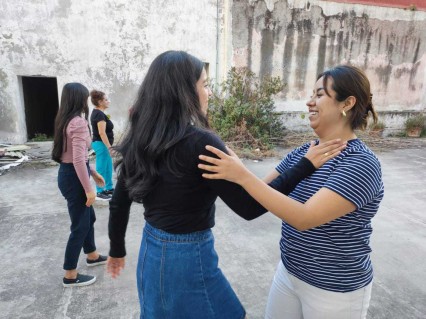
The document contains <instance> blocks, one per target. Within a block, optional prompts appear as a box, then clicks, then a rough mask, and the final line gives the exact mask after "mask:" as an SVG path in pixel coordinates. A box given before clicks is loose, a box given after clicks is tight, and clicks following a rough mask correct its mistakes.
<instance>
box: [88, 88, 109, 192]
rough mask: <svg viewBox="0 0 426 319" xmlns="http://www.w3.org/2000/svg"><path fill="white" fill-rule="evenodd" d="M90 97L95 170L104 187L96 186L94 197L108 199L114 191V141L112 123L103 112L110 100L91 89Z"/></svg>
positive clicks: (101, 93) (102, 93)
mask: <svg viewBox="0 0 426 319" xmlns="http://www.w3.org/2000/svg"><path fill="white" fill-rule="evenodd" d="M90 98H91V101H92V103H93V105H94V106H95V109H94V110H93V111H92V115H91V116H90V123H91V124H92V130H93V142H92V148H93V150H94V151H95V153H96V170H97V171H98V172H99V174H101V175H102V177H103V178H104V179H105V186H104V187H99V186H97V187H96V193H97V194H96V199H99V200H110V199H111V196H112V193H113V191H114V185H113V183H112V170H113V168H112V157H111V155H112V150H111V146H112V144H113V143H114V132H113V129H114V124H113V123H112V122H111V120H110V119H109V117H108V116H107V115H106V114H105V113H104V112H105V110H106V109H107V108H108V107H109V103H110V101H109V100H108V98H107V96H106V95H105V93H104V92H101V91H97V90H92V91H91V92H90Z"/></svg>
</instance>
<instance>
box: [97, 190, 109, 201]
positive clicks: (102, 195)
mask: <svg viewBox="0 0 426 319" xmlns="http://www.w3.org/2000/svg"><path fill="white" fill-rule="evenodd" d="M111 198H112V196H111V195H108V194H107V193H106V192H105V191H102V192H100V193H97V194H96V200H102V201H106V200H111Z"/></svg>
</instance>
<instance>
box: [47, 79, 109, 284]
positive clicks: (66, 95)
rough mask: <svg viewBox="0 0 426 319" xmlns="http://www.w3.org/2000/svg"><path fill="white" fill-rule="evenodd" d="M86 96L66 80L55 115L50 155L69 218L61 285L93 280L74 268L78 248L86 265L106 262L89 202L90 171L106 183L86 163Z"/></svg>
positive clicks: (91, 195)
mask: <svg viewBox="0 0 426 319" xmlns="http://www.w3.org/2000/svg"><path fill="white" fill-rule="evenodd" d="M88 98H89V91H88V90H87V88H86V87H85V86H84V85H82V84H80V83H67V84H65V86H64V88H63V89H62V96H61V105H60V108H59V111H58V114H57V115H56V119H55V136H54V141H53V150H52V159H53V160H54V161H56V162H58V163H59V164H60V166H59V172H58V186H59V189H60V191H61V193H62V195H63V196H64V197H65V199H66V200H67V204H68V213H69V215H70V218H71V234H70V236H69V239H68V243H67V247H66V249H65V261H64V270H65V276H64V278H63V286H64V287H74V286H87V285H90V284H93V283H94V282H95V281H96V277H95V276H90V275H82V274H79V273H78V272H77V269H76V268H77V263H78V258H79V256H80V252H81V248H83V251H84V253H85V254H87V259H86V264H87V266H89V267H91V266H97V265H102V264H105V263H106V257H105V256H102V255H100V254H99V253H98V252H97V251H96V245H95V229H94V227H93V225H94V223H95V221H96V216H95V211H94V209H93V207H92V204H93V203H94V201H95V196H96V195H95V192H94V191H93V189H92V185H91V184H90V175H92V177H93V179H94V180H95V182H96V184H97V185H99V186H100V187H102V186H103V185H105V181H104V179H103V178H102V176H101V175H99V174H98V173H97V172H96V171H95V170H94V169H93V168H92V167H91V166H89V163H88V152H87V151H88V149H89V147H90V142H91V138H90V130H89V123H88V122H87V117H88V113H89V107H88V105H87V99H88ZM83 114H84V117H83Z"/></svg>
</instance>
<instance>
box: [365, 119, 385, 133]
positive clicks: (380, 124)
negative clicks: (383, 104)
mask: <svg viewBox="0 0 426 319" xmlns="http://www.w3.org/2000/svg"><path fill="white" fill-rule="evenodd" d="M385 127H386V126H385V123H383V122H380V121H379V122H377V123H371V124H370V126H369V128H370V130H371V131H382V130H384V129H385Z"/></svg>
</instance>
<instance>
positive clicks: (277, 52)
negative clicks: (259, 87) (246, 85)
mask: <svg viewBox="0 0 426 319" xmlns="http://www.w3.org/2000/svg"><path fill="white" fill-rule="evenodd" d="M401 11H402V12H401ZM232 12H233V51H234V64H235V66H237V67H243V66H247V67H249V68H250V69H251V70H252V71H254V72H256V73H257V74H260V75H261V76H263V75H268V74H269V75H273V76H281V77H282V78H283V80H284V82H286V83H287V86H286V88H285V89H284V91H283V95H282V99H281V101H279V102H278V105H281V106H283V108H284V110H293V111H304V110H305V106H304V103H305V100H306V98H307V97H308V96H309V94H310V92H311V91H312V86H313V85H314V83H315V79H316V75H317V74H319V73H320V72H322V71H323V70H324V69H327V68H330V67H332V66H334V65H338V64H344V63H350V64H352V65H356V66H358V67H360V68H361V69H364V70H365V72H366V73H367V75H368V76H369V79H370V81H371V83H372V89H373V93H374V103H375V105H376V106H377V109H378V110H379V111H391V110H400V111H402V110H425V109H426V92H425V88H424V86H425V82H426V33H425V32H424V30H426V12H411V13H410V12H405V11H404V10H401V9H396V8H383V7H380V8H375V7H371V6H365V5H353V4H350V5H349V4H343V3H333V2H330V1H317V0H312V1H302V0H288V1H286V0H278V1H262V0H258V1H252V0H250V1H244V0H235V1H234V3H233V11H232ZM251 21H252V23H251ZM247 26H249V30H247V31H245V32H244V33H242V32H241V31H240V30H241V29H244V28H247ZM250 28H251V29H250ZM242 53H244V58H243V57H242ZM256 61H259V62H258V63H256Z"/></svg>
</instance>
